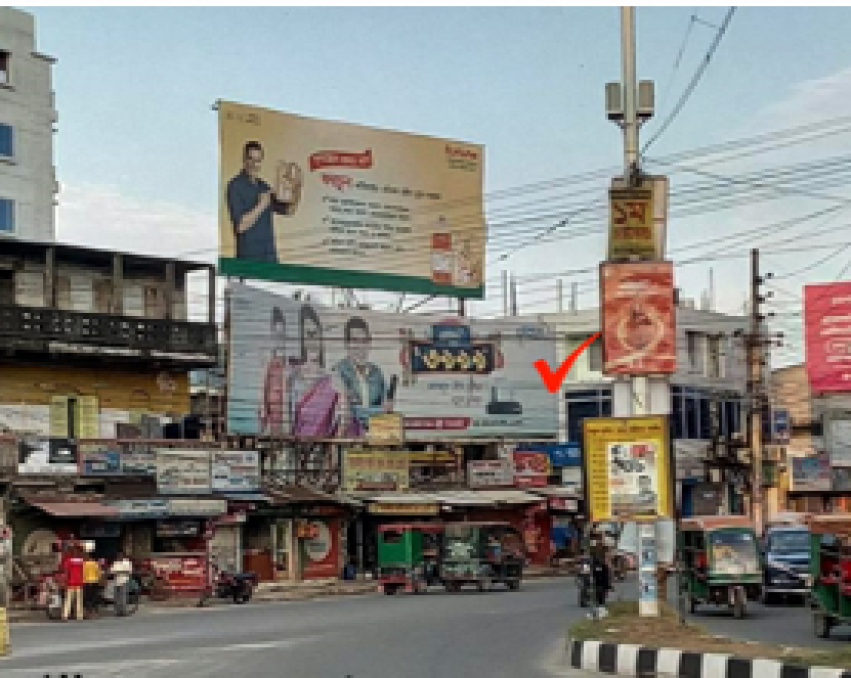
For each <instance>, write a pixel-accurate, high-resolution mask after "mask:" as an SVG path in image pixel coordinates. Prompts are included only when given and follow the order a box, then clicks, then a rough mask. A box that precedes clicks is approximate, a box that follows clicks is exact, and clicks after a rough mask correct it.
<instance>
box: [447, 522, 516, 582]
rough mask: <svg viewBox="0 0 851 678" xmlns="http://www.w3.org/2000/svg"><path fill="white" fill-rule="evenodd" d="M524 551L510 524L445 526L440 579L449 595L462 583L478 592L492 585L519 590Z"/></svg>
mask: <svg viewBox="0 0 851 678" xmlns="http://www.w3.org/2000/svg"><path fill="white" fill-rule="evenodd" d="M524 551H525V549H524V548H523V538H522V536H521V535H520V532H519V531H518V530H517V529H515V528H514V527H512V526H511V525H510V524H509V523H497V522H488V523H452V524H449V525H446V528H445V533H444V540H443V551H442V556H441V562H440V579H441V580H442V581H443V585H444V586H445V587H446V590H447V591H449V592H453V593H454V592H457V591H460V590H461V587H462V586H464V585H465V584H475V585H476V586H477V587H478V589H479V591H486V590H488V589H489V588H490V587H491V585H492V584H505V585H506V586H507V587H508V589H509V590H511V591H516V590H517V589H519V588H520V582H521V580H522V579H523V565H524V563H525V560H526V559H525V552H524Z"/></svg>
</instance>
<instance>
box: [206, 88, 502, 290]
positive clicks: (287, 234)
mask: <svg viewBox="0 0 851 678" xmlns="http://www.w3.org/2000/svg"><path fill="white" fill-rule="evenodd" d="M218 111H219V144H220V192H219V193H220V196H219V268H220V271H221V272H222V273H223V274H225V275H233V276H238V277H242V278H255V279H265V280H278V281H285V282H297V283H304V284H317V285H334V286H336V287H353V288H372V289H381V290H394V291H400V292H414V293H421V294H436V295H450V296H455V297H470V298H481V297H483V296H484V252H485V221H484V211H483V206H482V182H483V168H484V148H483V147H482V146H478V145H475V144H469V143H465V142H460V141H452V140H447V139H438V138H434V137H427V136H421V135H416V134H407V133H403V132H395V131H389V130H383V129H375V128H371V127H363V126H360V125H352V124H348V123H341V122H328V121H324V120H315V119H312V118H305V117H302V116H298V115H291V114H289V113H281V112H277V111H272V110H268V109H265V108H256V107H253V106H246V105H243V104H237V103H231V102H225V101H221V102H219V104H218Z"/></svg>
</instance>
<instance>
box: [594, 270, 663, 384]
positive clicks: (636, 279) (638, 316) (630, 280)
mask: <svg viewBox="0 0 851 678" xmlns="http://www.w3.org/2000/svg"><path fill="white" fill-rule="evenodd" d="M600 279H601V281H602V284H601V296H602V300H601V306H602V310H603V372H604V373H605V374H610V375H618V374H626V375H634V374H670V373H673V372H675V371H676V369H677V348H676V317H675V309H674V266H673V264H672V263H671V262H667V261H661V262H647V263H623V264H609V263H604V264H602V265H601V270H600Z"/></svg>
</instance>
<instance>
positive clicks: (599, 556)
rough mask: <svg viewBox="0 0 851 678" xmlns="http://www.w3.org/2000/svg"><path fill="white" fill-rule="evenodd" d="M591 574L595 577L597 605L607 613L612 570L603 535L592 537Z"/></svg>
mask: <svg viewBox="0 0 851 678" xmlns="http://www.w3.org/2000/svg"><path fill="white" fill-rule="evenodd" d="M590 551H591V572H592V575H593V577H594V590H595V593H596V598H597V600H596V603H597V605H598V607H601V608H603V611H604V613H605V605H606V596H607V595H608V593H609V591H611V589H612V568H611V564H610V562H609V561H610V558H611V556H610V554H609V549H608V548H607V547H606V543H605V541H604V539H603V538H602V536H601V535H599V534H595V535H592V537H591V549H590Z"/></svg>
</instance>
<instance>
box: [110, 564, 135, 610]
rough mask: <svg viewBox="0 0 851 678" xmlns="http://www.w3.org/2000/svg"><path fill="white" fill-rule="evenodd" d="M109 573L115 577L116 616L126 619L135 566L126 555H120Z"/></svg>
mask: <svg viewBox="0 0 851 678" xmlns="http://www.w3.org/2000/svg"><path fill="white" fill-rule="evenodd" d="M109 572H110V574H112V575H113V576H114V577H115V615H116V616H117V617H126V616H127V592H128V589H129V588H130V575H131V574H133V564H132V563H131V562H130V561H129V560H128V558H127V556H126V555H124V553H119V554H118V557H117V558H116V559H115V562H114V563H112V567H111V568H110V569H109Z"/></svg>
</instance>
